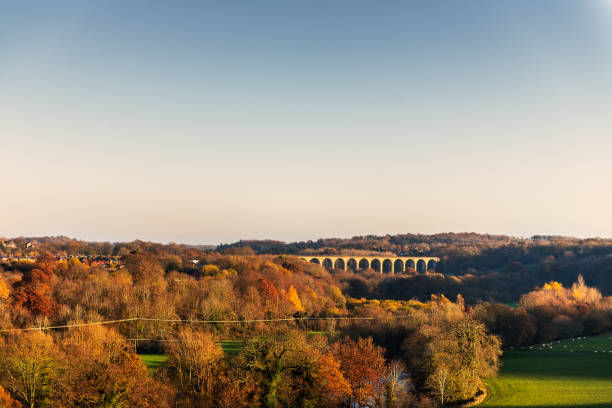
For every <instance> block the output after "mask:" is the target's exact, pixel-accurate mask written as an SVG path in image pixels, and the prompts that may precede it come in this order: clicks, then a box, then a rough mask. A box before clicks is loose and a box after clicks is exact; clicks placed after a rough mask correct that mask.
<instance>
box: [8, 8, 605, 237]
mask: <svg viewBox="0 0 612 408" xmlns="http://www.w3.org/2000/svg"><path fill="white" fill-rule="evenodd" d="M611 155H612V0H584V1H573V0H571V1H570V0H542V1H532V0H513V1H509V2H501V1H487V0H463V1H454V0H422V1H391V0H390V1H385V2H373V1H360V0H350V1H348V0H347V1H333V2H328V1H272V0H271V1H265V2H262V1H257V0H251V1H246V0H245V1H224V0H223V1H221V0H220V1H212V0H211V1H208V0H204V1H199V0H198V1H195V0H194V1H189V0H183V1H173V2H168V1H154V0H149V1H140V0H133V1H122V0H105V1H93V0H87V1H82V0H78V1H66V0H58V1H53V2H48V1H42V0H41V1H29V2H22V1H17V0H15V1H7V0H0V172H1V173H0V236H6V237H15V236H43V235H67V236H71V237H74V238H79V239H86V240H102V241H106V240H108V241H127V240H133V239H143V240H151V241H159V242H180V243H192V244H217V243H221V242H225V243H227V242H233V241H236V240H239V239H279V240H285V241H294V240H308V239H318V238H320V237H350V236H355V235H364V234H387V233H388V234H395V233H437V232H449V231H454V232H462V231H470V232H472V231H473V232H482V233H499V234H509V235H515V236H530V235H532V234H562V235H573V236H585V237H586V236H588V237H594V236H599V237H612V216H610V210H611V209H612V188H611V187H612V185H611V184H612V181H611V178H612V160H611V157H610V156H611Z"/></svg>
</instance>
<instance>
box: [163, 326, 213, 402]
mask: <svg viewBox="0 0 612 408" xmlns="http://www.w3.org/2000/svg"><path fill="white" fill-rule="evenodd" d="M168 354H170V358H169V360H168V366H169V367H170V369H171V370H172V372H173V373H174V375H175V377H176V378H177V380H178V383H179V384H180V388H181V389H183V390H185V392H186V394H187V397H188V398H191V400H192V405H194V406H195V404H198V406H212V403H213V400H214V397H215V392H216V391H218V384H219V381H218V380H219V377H220V376H221V375H222V365H223V364H222V360H223V350H222V349H221V346H219V344H218V343H217V339H216V338H215V337H214V336H213V335H212V334H211V333H208V332H203V331H198V330H192V329H190V328H184V329H181V330H180V331H179V332H178V334H177V336H176V338H175V339H174V341H173V342H170V344H169V346H168Z"/></svg>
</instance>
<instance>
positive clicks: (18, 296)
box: [13, 255, 56, 316]
mask: <svg viewBox="0 0 612 408" xmlns="http://www.w3.org/2000/svg"><path fill="white" fill-rule="evenodd" d="M55 266H56V262H55V258H53V257H51V256H49V255H46V256H42V257H40V258H39V259H38V260H37V261H36V263H35V264H34V267H33V268H32V269H29V270H27V271H26V272H24V274H23V277H22V279H21V281H19V282H17V283H16V284H15V285H14V289H15V291H14V293H13V299H14V304H15V306H18V307H19V306H22V307H25V308H26V309H27V310H29V311H30V313H32V314H33V315H41V316H52V315H53V313H54V312H55V305H54V302H53V299H52V296H51V292H52V287H53V280H54V273H53V270H54V268H55Z"/></svg>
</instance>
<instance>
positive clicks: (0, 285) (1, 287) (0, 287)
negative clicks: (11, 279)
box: [0, 279, 11, 301]
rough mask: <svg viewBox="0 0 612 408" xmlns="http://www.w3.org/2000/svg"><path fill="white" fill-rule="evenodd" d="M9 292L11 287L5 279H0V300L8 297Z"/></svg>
mask: <svg viewBox="0 0 612 408" xmlns="http://www.w3.org/2000/svg"><path fill="white" fill-rule="evenodd" d="M10 293H11V289H10V288H9V285H8V284H7V283H6V282H5V281H3V280H2V279H0V301H4V300H6V299H8V297H9V295H10Z"/></svg>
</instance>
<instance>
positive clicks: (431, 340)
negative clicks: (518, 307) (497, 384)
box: [404, 298, 501, 404]
mask: <svg viewBox="0 0 612 408" xmlns="http://www.w3.org/2000/svg"><path fill="white" fill-rule="evenodd" d="M428 306H429V307H428V308H426V309H423V310H420V311H417V312H415V313H414V314H413V316H412V318H413V319H412V322H413V327H412V330H413V333H412V335H410V336H409V337H407V338H406V340H405V342H404V350H405V357H406V361H407V362H408V365H409V369H410V371H411V372H412V375H413V379H414V380H415V381H414V383H415V386H416V387H417V388H418V389H419V390H421V391H427V392H429V393H431V394H433V395H435V396H436V397H437V399H438V401H439V402H440V403H441V404H445V403H447V402H457V401H464V400H468V399H470V398H472V397H474V396H475V395H476V393H477V392H478V391H479V390H480V389H482V387H483V386H484V384H483V380H484V379H486V378H489V377H492V376H495V375H496V373H497V370H498V367H499V356H500V355H501V342H500V340H499V338H498V337H497V336H493V335H490V334H489V333H488V332H487V330H486V327H485V325H484V324H483V323H481V322H480V321H478V320H476V319H474V318H473V317H472V316H471V315H470V314H468V313H467V312H465V310H464V306H463V302H462V300H459V301H458V302H457V303H453V302H450V301H448V300H447V299H445V298H434V300H432V301H430V302H429V304H428Z"/></svg>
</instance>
